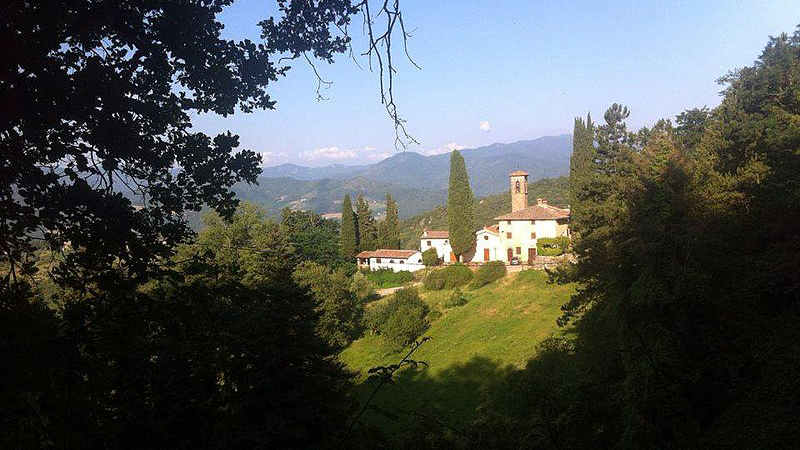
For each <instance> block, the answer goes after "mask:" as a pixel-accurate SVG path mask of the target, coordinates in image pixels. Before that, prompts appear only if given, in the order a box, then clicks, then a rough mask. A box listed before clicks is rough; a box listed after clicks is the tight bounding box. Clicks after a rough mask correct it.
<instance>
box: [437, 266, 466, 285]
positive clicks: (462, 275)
mask: <svg viewBox="0 0 800 450" xmlns="http://www.w3.org/2000/svg"><path fill="white" fill-rule="evenodd" d="M443 272H444V280H445V281H444V287H445V289H453V288H457V287H459V286H463V285H465V284H467V283H469V282H470V280H472V271H471V270H469V267H467V266H465V265H463V264H461V263H456V264H453V265H452V266H448V267H446V268H445V269H444V271H443Z"/></svg>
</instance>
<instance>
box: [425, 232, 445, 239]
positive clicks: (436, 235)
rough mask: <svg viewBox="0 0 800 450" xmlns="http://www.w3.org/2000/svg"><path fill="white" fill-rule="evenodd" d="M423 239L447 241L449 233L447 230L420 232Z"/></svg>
mask: <svg viewBox="0 0 800 450" xmlns="http://www.w3.org/2000/svg"><path fill="white" fill-rule="evenodd" d="M422 237H423V238H424V239H449V238H450V232H449V231H447V230H422Z"/></svg>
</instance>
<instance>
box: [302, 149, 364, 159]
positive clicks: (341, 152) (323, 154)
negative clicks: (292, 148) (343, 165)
mask: <svg viewBox="0 0 800 450" xmlns="http://www.w3.org/2000/svg"><path fill="white" fill-rule="evenodd" d="M302 155H303V157H304V158H305V159H307V160H309V161H317V160H320V159H328V160H333V161H342V160H346V159H355V158H356V157H357V156H358V154H357V152H356V151H355V150H352V149H341V148H339V147H320V148H318V149H315V150H309V151H305V152H303V153H302Z"/></svg>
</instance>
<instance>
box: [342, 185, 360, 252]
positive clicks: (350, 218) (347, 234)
mask: <svg viewBox="0 0 800 450" xmlns="http://www.w3.org/2000/svg"><path fill="white" fill-rule="evenodd" d="M341 239H342V256H344V257H345V258H353V257H355V256H356V251H357V249H358V229H357V227H356V217H355V213H353V205H352V203H351V202H350V195H345V196H344V200H343V201H342V230H341Z"/></svg>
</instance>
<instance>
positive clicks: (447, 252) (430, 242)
mask: <svg viewBox="0 0 800 450" xmlns="http://www.w3.org/2000/svg"><path fill="white" fill-rule="evenodd" d="M419 248H420V251H421V252H424V251H425V250H427V249H429V248H435V249H436V254H437V255H438V256H439V259H441V260H442V261H450V262H452V261H455V260H456V255H455V254H454V253H453V248H452V247H450V233H449V232H448V231H446V230H422V237H420V239H419Z"/></svg>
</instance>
